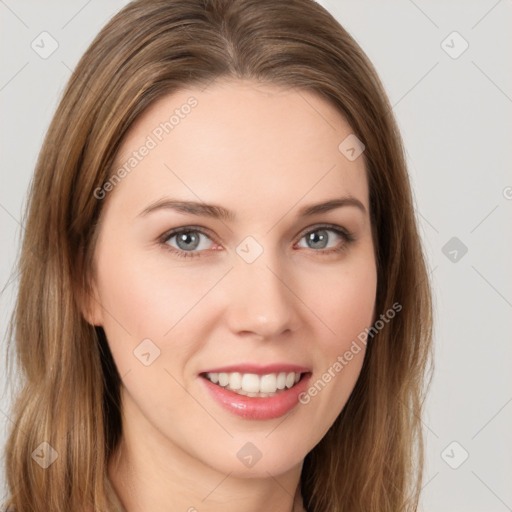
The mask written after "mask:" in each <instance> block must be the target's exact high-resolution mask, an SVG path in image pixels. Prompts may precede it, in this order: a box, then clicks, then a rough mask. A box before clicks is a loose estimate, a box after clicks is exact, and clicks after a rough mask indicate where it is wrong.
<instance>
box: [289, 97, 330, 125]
mask: <svg viewBox="0 0 512 512" xmlns="http://www.w3.org/2000/svg"><path fill="white" fill-rule="evenodd" d="M294 91H295V92H296V93H297V94H298V95H299V96H300V97H301V98H302V99H303V100H304V101H305V102H306V103H307V104H308V105H309V106H310V107H311V108H312V109H313V110H314V111H315V112H316V113H317V114H318V115H319V116H320V117H321V118H322V119H323V120H324V121H325V122H326V123H327V124H328V125H329V126H330V127H331V128H332V129H333V130H336V128H334V126H333V125H332V124H331V123H330V122H329V121H328V120H327V119H326V118H325V117H324V116H323V115H322V114H321V113H320V112H319V111H318V110H317V109H316V108H315V107H314V106H313V105H311V103H310V102H309V101H308V100H307V99H306V98H305V97H304V96H303V95H302V93H301V92H300V90H299V89H297V88H295V89H294Z"/></svg>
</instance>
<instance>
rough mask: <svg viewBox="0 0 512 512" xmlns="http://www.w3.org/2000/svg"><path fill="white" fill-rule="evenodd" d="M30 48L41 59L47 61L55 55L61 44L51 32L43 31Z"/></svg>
mask: <svg viewBox="0 0 512 512" xmlns="http://www.w3.org/2000/svg"><path fill="white" fill-rule="evenodd" d="M30 47H31V48H32V50H34V51H35V52H36V53H37V54H38V55H39V57H41V59H47V58H48V57H50V55H52V54H53V53H55V51H56V50H57V48H58V47H59V43H58V42H57V40H56V39H55V38H54V37H53V36H52V35H51V34H50V33H49V32H46V31H43V32H41V33H40V34H39V35H38V36H37V37H36V38H35V39H34V40H33V41H32V43H31V44H30Z"/></svg>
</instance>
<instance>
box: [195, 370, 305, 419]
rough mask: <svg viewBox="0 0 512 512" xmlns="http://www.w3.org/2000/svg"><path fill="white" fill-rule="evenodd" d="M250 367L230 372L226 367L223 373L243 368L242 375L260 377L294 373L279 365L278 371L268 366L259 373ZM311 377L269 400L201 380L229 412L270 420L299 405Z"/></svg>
mask: <svg viewBox="0 0 512 512" xmlns="http://www.w3.org/2000/svg"><path fill="white" fill-rule="evenodd" d="M248 366H249V365H244V366H237V367H236V370H228V369H227V368H228V367H226V368H223V369H222V371H224V372H226V373H228V372H232V371H240V369H241V368H243V369H244V370H243V372H241V373H256V374H258V375H264V374H266V373H278V372H279V370H281V371H289V372H292V371H294V370H283V369H282V368H284V367H285V366H284V365H279V369H278V370H271V371H269V368H270V367H268V366H266V367H264V368H262V367H260V368H259V369H258V371H254V368H255V367H254V366H253V367H252V369H251V371H249V370H247V368H248ZM229 368H231V367H229ZM233 368H234V367H233ZM293 368H298V367H293ZM217 371H219V370H214V371H212V373H217ZM295 371H296V373H299V371H297V370H295ZM310 377H311V373H307V374H306V375H303V376H302V378H301V380H300V381H299V382H297V384H295V386H293V387H291V388H290V389H287V390H286V391H282V392H281V393H279V394H277V395H275V396H271V397H268V398H257V397H254V398H252V397H249V396H244V395H239V394H237V393H235V392H233V391H229V390H228V389H225V388H223V387H221V386H218V385H217V384H214V383H213V382H210V381H209V380H208V379H207V378H206V377H201V378H200V380H201V381H202V382H203V383H204V385H205V386H206V388H207V389H208V391H209V392H210V393H211V396H212V397H213V398H214V399H215V400H216V401H217V402H218V403H219V404H220V405H221V406H222V407H224V408H225V409H227V410H228V411H229V412H231V413H233V414H236V415H237V416H240V417H242V418H245V419H249V420H270V419H273V418H279V417H280V416H283V415H285V414H286V413H288V412H290V411H291V410H292V409H293V408H294V407H295V406H296V405H297V403H298V402H299V395H300V394H301V393H303V392H304V391H305V390H306V389H307V386H308V382H309V380H310Z"/></svg>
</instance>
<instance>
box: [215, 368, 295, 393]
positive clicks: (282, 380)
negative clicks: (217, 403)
mask: <svg viewBox="0 0 512 512" xmlns="http://www.w3.org/2000/svg"><path fill="white" fill-rule="evenodd" d="M212 375H213V374H212ZM212 382H213V381H212ZM285 387H286V373H284V372H282V373H280V374H279V375H278V376H277V389H284V388H285Z"/></svg>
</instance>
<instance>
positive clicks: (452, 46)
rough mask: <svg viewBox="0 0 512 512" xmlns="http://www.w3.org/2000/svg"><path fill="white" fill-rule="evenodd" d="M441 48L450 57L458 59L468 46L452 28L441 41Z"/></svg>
mask: <svg viewBox="0 0 512 512" xmlns="http://www.w3.org/2000/svg"><path fill="white" fill-rule="evenodd" d="M441 48H442V49H443V50H444V51H445V52H446V53H447V54H448V55H449V56H450V57H451V58H452V59H458V58H459V57H460V56H461V55H462V54H463V53H464V52H465V51H466V50H467V49H468V48H469V43H468V42H467V41H466V40H465V39H464V38H463V37H462V36H461V35H460V34H459V33H458V32H457V31H456V30H454V31H453V32H452V33H451V34H449V35H448V36H447V37H445V38H444V39H443V40H442V41H441Z"/></svg>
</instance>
